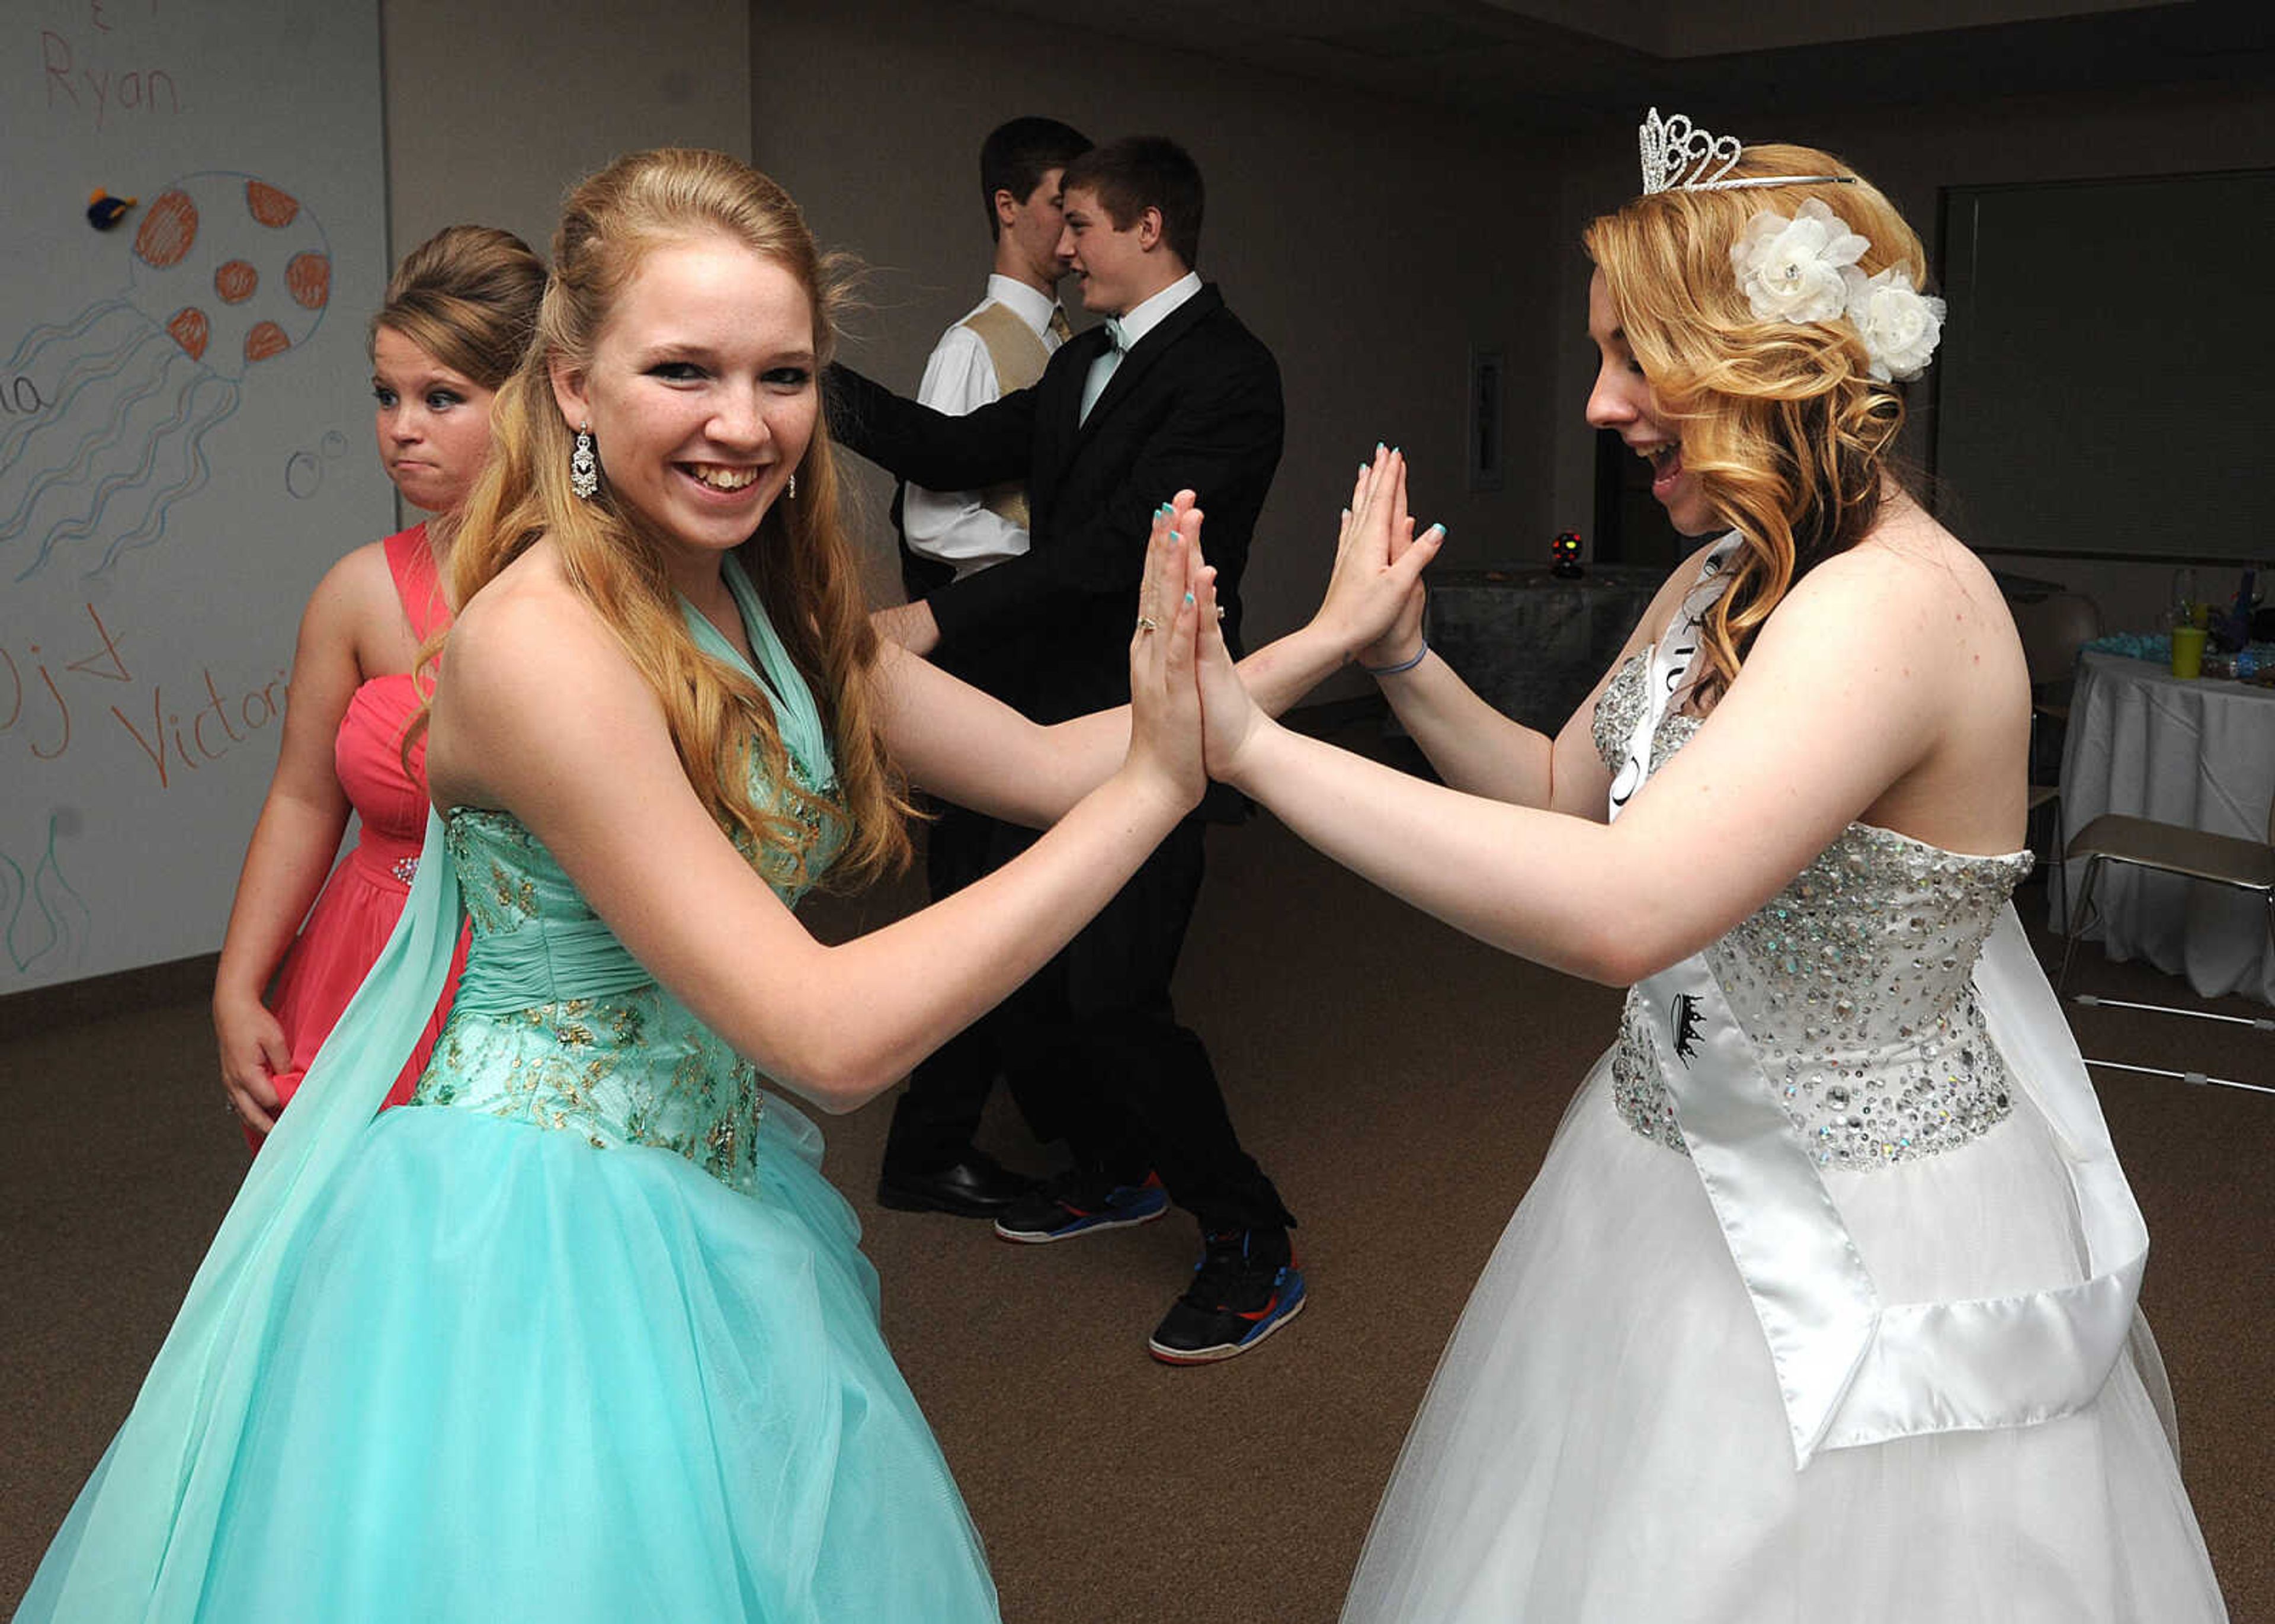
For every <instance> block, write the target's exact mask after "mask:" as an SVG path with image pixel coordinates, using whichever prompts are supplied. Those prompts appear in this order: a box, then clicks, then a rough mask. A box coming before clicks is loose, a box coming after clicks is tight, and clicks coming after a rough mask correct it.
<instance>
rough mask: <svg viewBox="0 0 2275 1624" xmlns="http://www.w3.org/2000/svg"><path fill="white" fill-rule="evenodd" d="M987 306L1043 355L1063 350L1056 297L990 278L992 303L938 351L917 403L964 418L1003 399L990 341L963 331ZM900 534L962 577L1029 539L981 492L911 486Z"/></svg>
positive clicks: (945, 337)
mask: <svg viewBox="0 0 2275 1624" xmlns="http://www.w3.org/2000/svg"><path fill="white" fill-rule="evenodd" d="M990 305H1001V306H1003V307H1004V308H1005V309H1007V310H1009V311H1010V312H1011V313H1012V314H1014V315H1016V316H1017V317H1018V318H1019V320H1020V321H1024V322H1025V323H1026V324H1027V326H1028V327H1029V328H1031V329H1033V332H1034V334H1035V336H1036V337H1038V338H1039V339H1041V340H1042V341H1043V347H1044V348H1045V349H1046V350H1056V349H1057V348H1058V347H1059V339H1058V336H1057V335H1056V334H1054V333H1053V332H1052V331H1051V315H1052V313H1053V312H1054V311H1056V310H1057V309H1058V306H1057V304H1056V303H1055V302H1054V301H1053V300H1052V298H1051V297H1050V296H1049V295H1048V294H1047V293H1039V292H1037V291H1035V290H1034V289H1033V288H1031V287H1029V286H1028V285H1027V284H1026V283H1024V282H1021V281H1019V280H1018V279H1017V277H1013V276H989V277H988V278H987V297H986V298H984V299H982V300H981V301H980V302H979V304H978V305H975V306H972V308H971V310H969V311H967V312H965V313H964V315H963V317H962V318H961V319H960V320H958V321H957V322H956V325H955V326H954V327H951V328H949V329H948V331H946V332H945V333H942V334H941V337H940V342H939V343H938V344H934V345H933V351H932V359H930V360H928V361H926V363H925V372H924V381H923V382H922V383H921V384H919V385H918V387H917V399H918V402H919V403H920V404H924V405H927V406H930V407H932V408H933V410H934V411H936V412H948V413H949V415H951V416H954V417H962V416H964V413H966V412H972V411H975V410H977V409H978V408H979V407H981V406H984V405H986V404H988V403H989V402H990V401H993V400H996V399H1000V398H1001V396H1002V393H1003V389H1002V384H1001V381H999V380H998V379H997V378H996V376H995V362H994V358H993V357H991V356H990V355H989V354H988V353H987V345H986V342H985V341H984V340H982V339H981V337H980V336H979V334H977V333H975V332H973V331H972V330H971V329H970V328H968V327H966V326H964V322H965V321H970V320H971V318H972V317H973V316H975V315H978V314H979V313H980V312H981V311H982V310H985V309H986V308H987V306H990ZM901 528H902V531H903V533H904V534H906V535H907V537H908V540H909V550H910V551H911V552H912V553H920V554H922V555H924V556H925V557H926V558H933V559H938V560H939V561H940V562H941V563H944V564H952V565H954V566H955V569H956V575H957V576H958V578H962V577H964V576H966V575H969V574H971V572H972V571H973V570H985V569H986V567H987V566H988V565H989V564H993V563H1001V562H1002V561H1003V560H1004V559H1006V558H1017V556H1018V555H1020V554H1022V553H1024V552H1025V551H1026V550H1027V533H1026V532H1025V531H1024V529H1022V528H1020V526H1018V525H1014V524H1013V523H1011V521H1010V520H1009V519H1007V518H1005V517H1002V516H1001V514H998V513H993V512H990V511H989V510H987V509H986V507H984V506H982V505H981V493H979V492H978V491H930V490H926V489H924V488H923V487H919V486H915V485H911V486H910V487H908V490H907V492H906V494H905V495H903V497H902V499H901Z"/></svg>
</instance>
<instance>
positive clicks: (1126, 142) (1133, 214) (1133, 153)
mask: <svg viewBox="0 0 2275 1624" xmlns="http://www.w3.org/2000/svg"><path fill="white" fill-rule="evenodd" d="M1059 185H1060V187H1061V188H1062V190H1064V191H1067V192H1072V191H1074V190H1075V189H1076V188H1077V187H1080V188H1081V189H1082V190H1083V191H1085V192H1092V193H1097V195H1098V202H1099V207H1100V208H1103V209H1105V210H1106V212H1107V214H1108V215H1111V216H1112V217H1113V220H1114V227H1115V230H1119V231H1126V230H1129V229H1130V227H1131V226H1133V225H1135V224H1137V223H1138V216H1139V215H1142V214H1144V213H1145V211H1146V210H1147V209H1149V208H1158V209H1160V211H1161V237H1162V239H1163V240H1164V241H1166V242H1167V243H1168V245H1169V251H1170V252H1171V253H1174V254H1175V255H1176V256H1177V258H1179V259H1180V260H1183V261H1184V264H1185V268H1186V269H1187V270H1191V269H1192V268H1194V267H1195V266H1196V265H1198V263H1199V262H1200V257H1201V211H1202V208H1203V206H1204V205H1205V204H1206V201H1207V198H1206V193H1205V192H1204V190H1203V188H1202V186H1201V170H1200V165H1198V163H1195V162H1193V159H1192V155H1191V154H1190V153H1189V152H1187V151H1186V150H1185V149H1184V148H1183V147H1180V146H1178V145H1177V144H1176V142H1175V141H1173V140H1170V139H1169V138H1168V136H1166V135H1125V136H1123V137H1122V139H1121V140H1118V141H1108V142H1107V144H1106V145H1105V146H1103V147H1092V148H1091V149H1090V150H1089V151H1088V152H1086V153H1085V154H1083V155H1082V156H1080V157H1079V158H1077V159H1076V160H1075V161H1074V162H1072V163H1069V164H1068V165H1067V167H1066V173H1065V174H1064V175H1063V176H1062V177H1061V178H1060V180H1059Z"/></svg>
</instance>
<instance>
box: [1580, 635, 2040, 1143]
mask: <svg viewBox="0 0 2275 1624" xmlns="http://www.w3.org/2000/svg"><path fill="white" fill-rule="evenodd" d="M1647 667H1648V659H1647V657H1646V656H1645V655H1637V656H1636V658H1634V659H1632V660H1630V661H1629V662H1628V663H1627V665H1625V666H1624V667H1622V668H1621V670H1620V671H1619V673H1618V675H1617V676H1614V678H1613V680H1612V682H1611V683H1610V684H1608V685H1607V686H1606V689H1605V691H1604V694H1603V697H1602V698H1601V699H1600V700H1599V702H1598V705H1597V707H1596V714H1595V716H1594V719H1593V721H1594V736H1595V741H1596V746H1597V749H1598V751H1599V753H1600V754H1602V755H1603V757H1604V759H1606V763H1612V762H1616V760H1617V759H1619V755H1620V753H1621V751H1622V750H1623V749H1624V747H1625V744H1626V742H1627V739H1628V736H1629V733H1630V732H1631V730H1632V729H1633V728H1634V726H1635V723H1636V720H1637V719H1638V718H1639V717H1640V716H1641V715H1642V714H1643V706H1644V699H1645V688H1644V684H1645V682H1646V679H1647ZM1699 726H1700V721H1699V719H1698V718H1697V717H1695V716H1688V715H1683V714H1680V713H1674V712H1670V713H1669V714H1667V717H1666V718H1665V719H1664V720H1663V721H1660V723H1659V729H1658V732H1657V734H1656V736H1654V737H1653V739H1652V741H1651V768H1652V770H1653V771H1656V770H1657V769H1658V767H1659V766H1660V765H1661V764H1662V763H1664V762H1665V761H1666V760H1667V758H1668V757H1670V756H1672V755H1673V754H1674V752H1676V751H1678V750H1680V749H1681V748H1682V746H1683V745H1684V744H1686V743H1688V742H1689V739H1690V738H1691V737H1692V736H1694V735H1695V734H1696V733H1697V730H1698V728H1699ZM2030 862H2031V858H2030V854H2029V853H2028V852H2016V853H2011V854H2006V855H2001V856H1995V857H1978V856H1969V855H1968V854H1965V853H1962V852H1954V851H1946V850H1942V849H1941V848H1940V847H1936V846H1930V845H1927V844H1925V843H1924V842H1920V841H1916V840H1914V839H1912V838H1911V837H1910V836H1908V835H1899V834H1897V833H1895V832H1894V831H1893V830H1890V829H1881V828H1875V827H1871V825H1869V824H1862V823H1852V824H1850V825H1849V826H1848V827H1847V828H1845V829H1843V830H1842V831H1841V832H1840V835H1838V836H1836V837H1835V838H1834V840H1833V843H1832V844H1831V845H1829V846H1827V847H1826V848H1825V850H1823V851H1821V852H1819V853H1818V855H1817V857H1815V859H1813V860H1812V861H1811V862H1810V864H1809V865H1808V866H1807V867H1806V868H1804V869H1803V870H1802V872H1800V873H1798V874H1796V875H1795V877H1794V879H1793V880H1792V882H1791V883H1790V884H1788V886H1787V887H1786V888H1784V889H1783V890H1782V891H1780V892H1779V893H1778V895H1776V896H1774V897H1772V899H1771V900H1770V902H1769V903H1768V904H1767V905H1766V906H1765V907H1764V908H1762V909H1761V910H1760V911H1758V912H1757V913H1755V914H1754V915H1753V916H1752V917H1751V918H1748V919H1746V920H1744V921H1743V922H1742V923H1741V924H1740V925H1738V926H1737V927H1736V928H1735V929H1734V930H1732V931H1731V932H1730V933H1728V934H1727V935H1726V936H1724V937H1723V938H1722V939H1721V940H1719V941H1718V942H1716V943H1714V944H1713V945H1712V947H1710V948H1707V949H1706V959H1707V963H1708V964H1709V965H1710V966H1711V967H1712V970H1713V972H1714V978H1715V980H1716V981H1717V982H1718V983H1719V984H1720V986H1721V988H1722V992H1723V995H1724V996H1725V997H1726V998H1727V1000H1728V1001H1729V1004H1730V1009H1731V1013H1732V1014H1733V1015H1735V1016H1736V1017H1737V1019H1738V1021H1739V1023H1740V1024H1742V1026H1743V1027H1744V1028H1745V1030H1746V1033H1747V1035H1748V1037H1749V1038H1750V1039H1752V1041H1753V1044H1754V1047H1755V1050H1756V1053H1757V1054H1758V1056H1759V1057H1760V1060H1761V1062H1762V1065H1763V1067H1764V1069H1765V1072H1766V1074H1767V1075H1768V1076H1769V1079H1770V1081H1771V1083H1772V1085H1773V1086H1774V1087H1775V1088H1776V1089H1777V1090H1778V1091H1779V1093H1780V1096H1781V1098H1782V1099H1783V1101H1784V1104H1785V1107H1786V1111H1787V1114H1788V1115H1789V1116H1791V1117H1792V1119H1793V1121H1794V1123H1795V1126H1796V1127H1798V1128H1799V1129H1801V1131H1802V1133H1803V1136H1804V1137H1805V1138H1806V1139H1807V1141H1808V1143H1809V1144H1810V1149H1811V1151H1812V1152H1814V1153H1815V1155H1816V1157H1817V1159H1818V1162H1819V1163H1820V1164H1822V1165H1824V1166H1826V1167H1848V1168H1862V1167H1883V1166H1886V1165H1888V1164H1890V1163H1893V1162H1897V1161H1901V1160H1905V1159H1908V1158H1912V1157H1916V1156H1920V1155H1925V1154H1930V1153H1932V1152H1938V1151H1943V1150H1948V1149H1951V1148H1953V1147H1954V1146H1956V1145H1959V1144H1965V1143H1966V1142H1968V1141H1969V1140H1970V1139H1973V1138H1975V1137H1976V1136H1978V1135H1980V1134H1982V1133H1984V1132H1985V1131H1986V1130H1987V1129H1990V1128H1991V1127H1992V1126H1993V1125H1994V1124H1995V1123H1997V1122H1999V1121H2001V1120H2002V1119H2003V1118H2004V1117H2005V1116H2006V1115H2007V1112H2008V1111H2009V1109H2010V1108H2011V1106H2010V1096H2011V1092H2012V1088H2011V1084H2010V1081H2009V1078H2008V1076H2007V1067H2006V1062H2005V1061H2004V1060H2002V1059H2001V1058H2000V1056H1999V1051H1998V1050H1997V1049H1996V1048H1994V1047H1993V1046H1992V1044H1991V1041H1990V1039H1989V1035H1988V1033H1987V1032H1986V1031H1984V1024H1983V1016H1982V1011H1981V1010H1980V1009H1979V1008H1977V1007H1976V998H1975V993H1974V987H1973V980H1972V978H1973V975H1974V971H1975V961H1976V956H1977V955H1978V954H1979V953H1980V952H1981V951H1982V947H1983V942H1984V938H1986V937H1987V936H1988V935H1989V934H1990V933H1991V929H1992V925H1995V924H1996V923H1997V922H1998V918H1999V910H2000V909H2002V908H2003V907H2004V906H2005V905H2006V903H2007V897H2008V895H2009V894H2010V893H2012V891H2013V890H2014V887H2015V885H2016V884H2017V883H2018V882H2019V881H2020V880H2022V877H2023V876H2024V875H2025V874H2027V873H2028V872H2029V868H2030ZM1612 1092H1613V1098H1614V1102H1615V1103H1616V1105H1617V1106H1618V1108H1619V1112H1620V1114H1621V1116H1622V1117H1624V1118H1625V1119H1626V1120H1627V1122H1628V1123H1629V1126H1630V1127H1632V1128H1634V1129H1635V1130H1636V1132H1638V1133H1640V1134H1643V1135H1644V1137H1647V1138H1651V1139H1655V1140H1658V1141H1659V1143H1661V1144H1667V1145H1669V1146H1671V1147H1673V1148H1674V1149H1675V1150H1683V1149H1685V1147H1684V1145H1683V1143H1682V1130H1681V1129H1680V1128H1679V1127H1677V1125H1676V1123H1675V1119H1674V1107H1673V1106H1672V1104H1671V1103H1670V1102H1669V1101H1668V1099H1667V1091H1666V1086H1665V1084H1663V1083H1662V1082H1661V1081H1660V1078H1659V1057H1658V1054H1657V1052H1656V1049H1655V1047H1654V1044H1653V1039H1652V1038H1651V1032H1650V1030H1649V1022H1648V1020H1647V1019H1646V1017H1645V1015H1644V1010H1643V1009H1642V1008H1641V1006H1640V1004H1639V1003H1638V1002H1637V1000H1636V994H1634V993H1629V997H1628V1004H1627V1008H1626V1009H1625V1010H1624V1011H1623V1012H1622V1015H1621V1023H1620V1037H1619V1042H1618V1045H1617V1046H1616V1047H1615V1048H1614V1051H1613V1056H1612Z"/></svg>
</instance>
